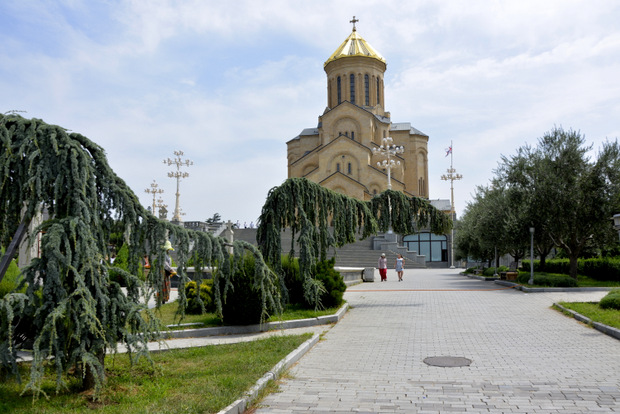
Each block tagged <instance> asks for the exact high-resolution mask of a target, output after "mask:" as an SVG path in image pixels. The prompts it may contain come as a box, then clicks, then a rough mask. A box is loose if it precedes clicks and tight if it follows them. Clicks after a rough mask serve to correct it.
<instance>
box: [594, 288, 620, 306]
mask: <svg viewBox="0 0 620 414" xmlns="http://www.w3.org/2000/svg"><path fill="white" fill-rule="evenodd" d="M598 306H600V307H601V308H602V309H617V310H620V289H613V290H611V291H610V292H609V293H608V294H607V295H605V296H604V297H603V299H601V300H600V302H599V303H598Z"/></svg>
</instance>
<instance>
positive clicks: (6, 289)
mask: <svg viewBox="0 0 620 414" xmlns="http://www.w3.org/2000/svg"><path fill="white" fill-rule="evenodd" d="M20 273H21V272H20V270H19V267H17V263H15V259H13V260H11V263H10V264H9V268H8V269H7V271H6V273H5V274H4V277H3V278H2V282H0V298H3V297H4V296H5V295H6V294H8V293H11V292H12V291H13V290H15V289H16V288H17V286H18V285H19V283H20V281H21V277H20Z"/></svg>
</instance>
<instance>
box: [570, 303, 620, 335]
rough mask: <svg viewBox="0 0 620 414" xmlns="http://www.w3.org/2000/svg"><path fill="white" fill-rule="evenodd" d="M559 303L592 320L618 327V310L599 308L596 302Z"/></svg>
mask: <svg viewBox="0 0 620 414" xmlns="http://www.w3.org/2000/svg"><path fill="white" fill-rule="evenodd" d="M560 305H562V306H563V307H565V308H566V309H570V310H573V311H575V312H577V313H579V314H581V315H583V316H585V317H587V318H590V319H591V320H592V321H594V322H600V323H602V324H604V325H607V326H611V327H613V328H618V329H620V310H615V309H601V308H600V307H599V306H598V303H597V302H595V303H592V302H560Z"/></svg>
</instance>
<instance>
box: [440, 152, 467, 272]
mask: <svg viewBox="0 0 620 414" xmlns="http://www.w3.org/2000/svg"><path fill="white" fill-rule="evenodd" d="M452 145H453V144H452V140H450V148H449V149H448V152H449V153H450V168H448V170H447V171H448V174H444V175H442V176H441V179H442V180H444V181H450V218H451V219H452V221H454V220H455V219H456V217H455V216H456V210H455V209H454V181H455V180H460V179H461V178H463V176H462V175H461V174H457V173H456V170H455V169H454V167H453V164H452V162H453V160H454V159H453V155H454V151H453V150H452V148H453V147H452ZM450 269H454V226H452V231H451V235H450Z"/></svg>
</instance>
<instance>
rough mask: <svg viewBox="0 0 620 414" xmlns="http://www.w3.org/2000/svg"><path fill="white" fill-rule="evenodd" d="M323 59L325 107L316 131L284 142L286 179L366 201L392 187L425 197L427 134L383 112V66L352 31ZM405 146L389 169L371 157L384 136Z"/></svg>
mask: <svg viewBox="0 0 620 414" xmlns="http://www.w3.org/2000/svg"><path fill="white" fill-rule="evenodd" d="M356 22H357V20H356V19H355V18H353V20H352V21H351V23H353V31H352V32H351V34H350V35H349V36H348V37H347V38H346V39H345V40H344V42H342V44H341V45H340V46H339V47H338V48H337V49H336V51H335V52H334V53H332V55H331V56H330V57H329V58H328V59H327V60H326V61H325V64H324V65H323V68H324V70H325V73H326V74H327V107H326V108H325V111H324V112H323V114H322V115H320V116H319V119H318V125H317V126H316V127H315V128H305V129H304V130H303V131H301V133H300V134H299V135H298V136H296V137H295V138H293V139H291V140H290V141H288V142H287V143H286V145H287V160H288V177H289V178H292V177H305V178H307V179H309V180H311V181H313V182H316V183H318V184H320V185H322V186H324V187H326V188H329V189H331V190H334V191H337V192H339V193H342V194H346V195H348V196H351V197H355V198H358V199H360V200H370V199H371V198H372V197H373V196H374V195H376V194H379V193H381V192H382V191H384V190H386V189H387V186H388V173H389V174H390V178H391V180H390V181H391V188H392V189H393V190H396V191H402V192H403V193H405V194H406V195H408V196H417V197H422V198H427V199H428V196H429V192H428V150H427V146H428V135H426V134H424V133H423V132H421V131H419V130H417V129H416V128H414V127H412V126H411V124H410V123H409V122H398V123H393V122H392V120H391V117H390V113H389V112H387V111H386V102H385V93H384V81H383V80H384V75H385V70H386V68H387V63H386V61H385V59H384V58H383V56H381V55H380V54H379V52H377V51H376V50H375V49H374V48H373V47H372V46H371V45H370V44H369V43H368V42H367V41H366V40H364V39H363V38H362V37H361V36H360V35H359V34H358V33H357V30H356V27H355V23H356ZM387 137H390V138H391V139H392V142H393V144H394V145H395V146H399V147H403V149H404V151H403V152H402V153H398V154H395V155H394V156H393V159H394V160H395V161H396V162H399V165H397V166H395V167H394V168H392V169H391V170H390V171H388V170H387V169H386V168H385V167H384V166H383V165H378V162H381V161H383V160H384V159H385V158H382V157H381V155H379V154H377V155H375V154H374V152H373V149H374V150H375V151H377V150H378V149H380V145H381V144H382V141H383V139H384V138H387Z"/></svg>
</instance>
